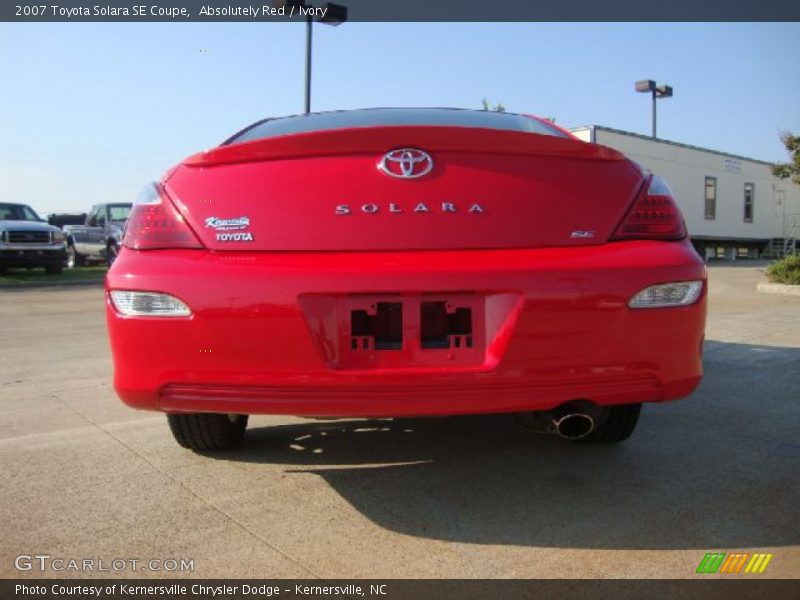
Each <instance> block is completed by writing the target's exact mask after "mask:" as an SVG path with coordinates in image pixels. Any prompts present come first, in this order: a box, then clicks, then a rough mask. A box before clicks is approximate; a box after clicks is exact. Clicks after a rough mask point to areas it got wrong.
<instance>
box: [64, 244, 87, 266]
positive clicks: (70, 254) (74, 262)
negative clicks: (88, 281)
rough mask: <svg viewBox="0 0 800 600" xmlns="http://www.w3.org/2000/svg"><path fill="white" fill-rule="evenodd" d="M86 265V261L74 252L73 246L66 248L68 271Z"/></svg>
mask: <svg viewBox="0 0 800 600" xmlns="http://www.w3.org/2000/svg"><path fill="white" fill-rule="evenodd" d="M85 264H86V259H85V258H84V256H83V255H82V254H78V251H77V250H75V246H73V245H72V244H70V245H69V246H67V265H66V267H67V268H68V269H74V268H75V267H82V266H83V265H85Z"/></svg>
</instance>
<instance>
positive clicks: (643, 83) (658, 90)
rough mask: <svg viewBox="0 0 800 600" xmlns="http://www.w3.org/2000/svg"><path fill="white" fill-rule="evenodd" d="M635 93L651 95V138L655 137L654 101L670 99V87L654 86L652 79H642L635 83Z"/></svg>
mask: <svg viewBox="0 0 800 600" xmlns="http://www.w3.org/2000/svg"><path fill="white" fill-rule="evenodd" d="M636 91H637V92H642V93H644V94H647V93H650V94H652V95H653V138H655V137H656V100H657V99H658V98H671V97H672V86H669V85H656V82H655V81H653V80H652V79H642V80H640V81H637V82H636Z"/></svg>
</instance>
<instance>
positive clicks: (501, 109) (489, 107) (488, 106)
mask: <svg viewBox="0 0 800 600" xmlns="http://www.w3.org/2000/svg"><path fill="white" fill-rule="evenodd" d="M481 103H482V104H483V110H493V111H495V112H506V107H505V106H503V103H502V102H498V103H497V104H495V105H494V106H492V105H491V104H489V101H488V100H487V99H486V98H484V99H483V100H481Z"/></svg>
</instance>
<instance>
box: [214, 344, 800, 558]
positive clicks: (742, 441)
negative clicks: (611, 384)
mask: <svg viewBox="0 0 800 600" xmlns="http://www.w3.org/2000/svg"><path fill="white" fill-rule="evenodd" d="M705 368H706V377H705V379H704V381H703V384H702V385H701V387H700V388H699V390H698V391H697V392H695V394H694V395H693V396H692V397H691V398H689V399H686V400H684V401H681V402H676V403H667V404H663V405H649V406H646V407H645V409H644V410H643V412H642V418H641V420H640V422H639V427H638V429H637V430H636V432H635V433H634V435H633V436H632V437H631V439H630V440H628V441H627V442H625V443H623V444H620V445H617V446H587V445H578V444H574V443H570V442H566V441H562V440H559V439H557V438H554V437H552V436H547V435H541V434H536V433H533V432H529V431H528V430H526V429H524V428H523V427H522V426H520V425H518V424H517V423H516V421H515V419H514V418H513V417H511V416H509V415H490V416H467V417H449V418H428V419H371V420H356V419H351V420H339V421H328V422H326V421H308V422H307V423H300V424H292V425H285V426H277V427H269V428H255V429H253V430H249V431H248V433H247V436H246V438H245V441H244V445H243V447H241V448H240V449H239V450H238V451H236V452H226V453H223V454H220V455H217V458H220V459H225V460H231V461H247V462H254V463H272V464H281V465H285V470H286V473H288V474H291V473H297V472H302V473H313V474H316V475H318V476H319V477H322V478H323V479H324V480H325V481H326V482H327V483H328V484H329V485H330V486H331V487H332V488H333V489H334V490H336V491H337V492H338V493H339V494H341V495H342V497H343V498H345V499H346V500H347V501H348V502H350V503H351V504H352V506H354V507H355V508H356V509H358V510H359V511H361V513H362V514H364V515H365V516H366V517H368V518H369V519H371V520H372V521H373V522H374V523H376V524H377V525H379V526H381V527H384V528H386V529H389V530H392V531H395V532H399V533H402V534H406V535H412V536H422V537H426V538H432V539H439V540H447V541H454V542H465V543H478V544H507V545H518V546H553V547H570V548H606V549H688V548H697V549H705V550H710V549H725V548H731V549H736V548H752V547H763V546H783V545H791V544H797V543H800V525H798V520H797V518H796V517H797V514H796V510H797V506H800V483H798V481H799V480H798V477H797V474H798V473H799V472H800V441H798V438H797V434H798V428H797V424H798V423H800V402H798V399H799V398H800V375H798V374H800V349H798V348H777V347H769V346H750V345H741V344H726V343H722V342H708V343H707V345H706V349H705ZM297 500H298V502H302V498H298V499H297Z"/></svg>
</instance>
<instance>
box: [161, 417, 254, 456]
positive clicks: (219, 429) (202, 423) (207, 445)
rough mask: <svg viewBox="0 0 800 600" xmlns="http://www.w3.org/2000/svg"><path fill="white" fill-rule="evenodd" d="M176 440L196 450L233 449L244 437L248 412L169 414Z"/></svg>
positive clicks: (168, 418) (185, 446) (170, 426)
mask: <svg viewBox="0 0 800 600" xmlns="http://www.w3.org/2000/svg"><path fill="white" fill-rule="evenodd" d="M167 420H168V421H169V428H170V429H171V430H172V435H173V436H175V441H176V442H178V443H179V444H180V445H181V446H183V447H184V448H189V449H190V450H194V451H195V452H203V451H205V450H226V449H228V448H233V447H234V446H236V445H237V444H238V443H239V442H240V441H242V437H243V436H244V430H245V429H246V428H247V415H220V414H215V413H191V414H168V415H167Z"/></svg>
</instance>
